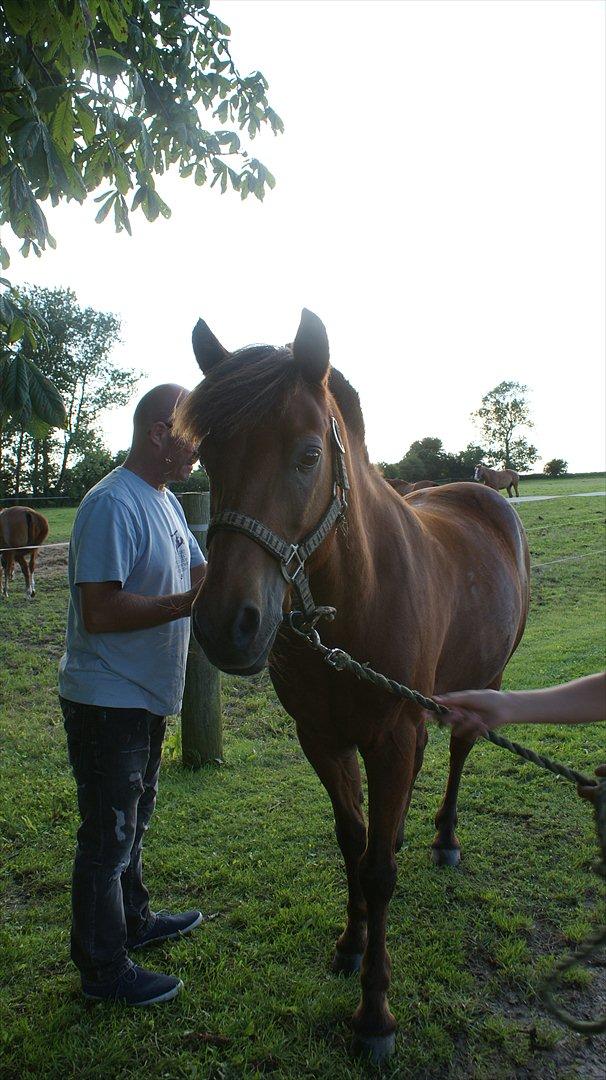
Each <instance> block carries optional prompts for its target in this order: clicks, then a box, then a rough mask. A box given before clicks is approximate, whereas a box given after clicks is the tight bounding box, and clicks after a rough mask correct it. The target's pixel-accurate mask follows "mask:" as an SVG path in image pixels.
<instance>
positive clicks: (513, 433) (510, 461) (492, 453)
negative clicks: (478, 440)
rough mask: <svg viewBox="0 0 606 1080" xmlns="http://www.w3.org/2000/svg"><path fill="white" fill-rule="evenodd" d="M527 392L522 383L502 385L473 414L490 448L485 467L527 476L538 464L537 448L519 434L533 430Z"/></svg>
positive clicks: (488, 395)
mask: <svg viewBox="0 0 606 1080" xmlns="http://www.w3.org/2000/svg"><path fill="white" fill-rule="evenodd" d="M527 391H528V387H527V386H522V385H521V383H517V382H506V381H505V382H501V383H499V385H498V386H495V387H494V389H492V390H490V391H489V392H488V393H487V394H485V395H484V397H483V398H482V404H481V406H480V408H479V409H478V410H477V412H474V413H472V414H471V415H472V419H473V420H474V421H475V422H476V424H477V425H478V427H479V428H480V431H481V432H482V439H483V441H484V443H485V445H486V447H487V449H486V452H485V461H486V464H491V465H502V466H503V467H504V468H506V469H516V470H517V471H518V472H524V471H525V470H526V469H528V468H529V467H530V466H531V465H532V464H533V462H534V461H536V459H537V457H538V450H537V448H536V447H535V446H532V445H531V444H530V443H529V442H528V441H527V440H526V439H525V438H524V436H522V435H519V434H518V431H519V429H520V428H530V427H532V426H533V422H532V420H531V418H530V411H529V406H528V401H527V400H526V397H525V394H526V393H527Z"/></svg>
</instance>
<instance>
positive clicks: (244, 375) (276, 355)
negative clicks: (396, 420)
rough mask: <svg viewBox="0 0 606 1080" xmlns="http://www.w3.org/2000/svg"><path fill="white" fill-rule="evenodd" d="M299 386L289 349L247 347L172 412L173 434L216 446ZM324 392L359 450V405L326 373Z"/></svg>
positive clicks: (341, 381)
mask: <svg viewBox="0 0 606 1080" xmlns="http://www.w3.org/2000/svg"><path fill="white" fill-rule="evenodd" d="M303 382H304V380H303V378H302V375H301V372H300V369H299V366H298V365H297V364H296V363H295V362H294V361H293V355H292V349H291V347H290V346H288V345H286V346H284V347H282V348H279V349H276V348H273V347H272V346H269V345H252V346H249V347H248V348H246V349H240V350H239V351H238V352H235V353H232V354H231V355H230V356H229V357H228V358H226V359H225V360H222V361H221V363H220V364H217V366H216V367H215V368H213V370H212V371H211V372H210V374H209V375H207V376H206V378H205V379H203V381H202V382H201V383H200V384H199V385H198V386H197V387H196V388H195V389H194V390H192V392H191V394H189V395H188V396H187V398H186V399H185V401H184V402H183V403H182V404H181V405H179V406H178V407H177V410H176V413H175V427H174V430H175V433H176V434H178V435H180V436H182V437H183V438H186V439H187V440H188V441H190V442H197V443H201V442H202V441H203V440H204V439H205V438H206V437H207V436H208V435H211V436H213V437H217V438H219V439H221V441H223V440H225V439H227V438H229V437H230V436H232V435H234V434H236V432H239V431H246V430H250V429H251V428H252V427H254V426H255V425H256V424H258V423H259V422H260V421H261V420H262V419H263V418H264V417H265V416H267V414H268V413H269V412H271V411H272V410H279V409H280V408H284V409H285V408H286V407H287V405H288V401H289V400H290V398H291V396H292V394H293V392H294V390H295V389H296V387H297V386H298V385H300V384H302V383H303ZM327 389H328V391H329V393H330V394H331V395H332V397H333V398H334V400H335V401H336V403H337V405H338V407H339V410H340V412H341V414H342V416H343V420H344V422H345V425H346V427H347V429H348V430H349V432H350V434H353V435H354V436H356V437H357V439H358V441H359V442H360V443H361V444H362V445H363V444H364V420H363V417H362V409H361V407H360V399H359V397H358V394H357V392H356V391H355V390H354V388H353V387H352V386H351V385H350V384H349V383H348V382H347V380H346V378H345V376H344V375H342V374H341V372H340V371H338V370H337V369H336V368H331V369H330V374H329V379H328V386H327Z"/></svg>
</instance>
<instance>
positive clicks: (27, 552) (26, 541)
mask: <svg viewBox="0 0 606 1080" xmlns="http://www.w3.org/2000/svg"><path fill="white" fill-rule="evenodd" d="M47 536H48V521H47V520H46V518H45V517H44V516H43V515H42V514H39V513H38V511H37V510H30V508H29V506H8V507H7V508H6V510H0V549H2V548H4V549H8V550H3V551H2V556H1V562H2V595H3V597H4V598H5V600H8V583H9V580H12V578H13V575H14V572H15V561H16V562H18V563H19V566H20V567H21V569H22V570H23V577H24V578H25V595H26V596H27V597H29V599H30V600H31V598H32V597H33V596H35V595H36V582H35V579H34V570H35V568H36V555H37V554H38V547H39V546H40V544H43V543H44V541H45V540H46V537H47ZM28 556H29V560H28Z"/></svg>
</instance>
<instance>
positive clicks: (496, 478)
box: [473, 464, 520, 499]
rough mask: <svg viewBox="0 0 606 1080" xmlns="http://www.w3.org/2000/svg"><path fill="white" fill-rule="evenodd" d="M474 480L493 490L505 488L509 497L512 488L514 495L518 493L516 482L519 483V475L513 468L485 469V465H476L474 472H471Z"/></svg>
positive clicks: (510, 496)
mask: <svg viewBox="0 0 606 1080" xmlns="http://www.w3.org/2000/svg"><path fill="white" fill-rule="evenodd" d="M473 478H474V480H480V481H481V482H482V483H484V484H486V487H489V488H492V489H493V491H500V490H501V488H507V494H508V495H509V498H510V499H511V498H513V496H512V489H515V493H516V495H519V494H520V492H519V491H518V484H519V483H520V477H519V474H518V473H517V472H514V471H513V469H502V470H501V471H499V470H498V469H487V468H486V465H482V464H480V465H476V468H475V472H474V474H473Z"/></svg>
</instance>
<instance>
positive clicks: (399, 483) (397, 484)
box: [385, 477, 439, 495]
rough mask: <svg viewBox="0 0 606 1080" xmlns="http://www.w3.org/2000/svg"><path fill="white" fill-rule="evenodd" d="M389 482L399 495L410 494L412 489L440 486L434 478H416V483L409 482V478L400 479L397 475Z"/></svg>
mask: <svg viewBox="0 0 606 1080" xmlns="http://www.w3.org/2000/svg"><path fill="white" fill-rule="evenodd" d="M385 479H386V480H387V483H388V484H389V485H390V487H392V488H393V489H394V491H397V493H398V495H409V494H410V492H411V491H421V490H422V489H423V488H430V487H439V484H436V483H435V481H434V480H415V482H414V484H412V483H409V481H408V480H400V479H399V477H397V478H396V479H395V480H391V479H388V478H387V477H385Z"/></svg>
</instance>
